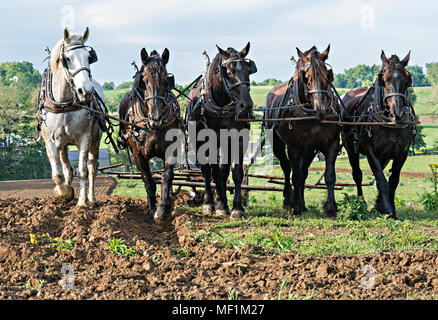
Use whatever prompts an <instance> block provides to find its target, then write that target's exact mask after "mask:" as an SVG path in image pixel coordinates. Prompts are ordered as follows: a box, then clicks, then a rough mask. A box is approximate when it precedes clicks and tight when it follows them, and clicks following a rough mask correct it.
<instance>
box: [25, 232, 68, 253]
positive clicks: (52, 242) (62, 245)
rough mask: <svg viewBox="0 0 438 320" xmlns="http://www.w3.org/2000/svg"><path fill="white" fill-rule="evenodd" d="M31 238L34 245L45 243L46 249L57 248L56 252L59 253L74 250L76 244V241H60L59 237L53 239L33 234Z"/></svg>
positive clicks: (46, 235) (44, 235) (45, 235)
mask: <svg viewBox="0 0 438 320" xmlns="http://www.w3.org/2000/svg"><path fill="white" fill-rule="evenodd" d="M29 237H30V243H32V244H37V243H43V244H45V245H46V247H56V250H59V251H64V250H72V249H73V246H74V245H75V243H76V239H69V240H60V239H59V238H58V237H56V238H52V237H50V236H49V235H48V234H42V235H41V236H37V235H35V234H32V233H31V234H30V235H29Z"/></svg>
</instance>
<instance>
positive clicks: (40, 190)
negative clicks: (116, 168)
mask: <svg viewBox="0 0 438 320" xmlns="http://www.w3.org/2000/svg"><path fill="white" fill-rule="evenodd" d="M95 185H96V188H95V192H96V197H97V198H99V197H101V196H109V195H111V193H112V192H113V190H114V189H115V188H116V187H117V181H116V180H115V179H114V178H113V177H110V176H103V175H99V176H97V177H96V182H95ZM54 187H55V183H54V182H53V181H52V180H51V179H39V180H21V181H20V180H18V181H0V199H6V198H9V197H14V198H20V199H30V198H47V197H51V196H52V195H53V188H54ZM72 187H73V188H74V189H75V194H79V180H78V179H77V178H75V179H73V185H72Z"/></svg>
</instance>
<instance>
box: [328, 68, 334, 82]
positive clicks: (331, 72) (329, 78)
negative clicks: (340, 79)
mask: <svg viewBox="0 0 438 320" xmlns="http://www.w3.org/2000/svg"><path fill="white" fill-rule="evenodd" d="M327 79H328V81H329V82H333V80H334V77H333V70H332V69H329V70H328V74H327Z"/></svg>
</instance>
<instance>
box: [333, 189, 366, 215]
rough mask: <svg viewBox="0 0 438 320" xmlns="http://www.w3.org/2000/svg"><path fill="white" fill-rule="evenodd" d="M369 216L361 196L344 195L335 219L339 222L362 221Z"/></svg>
mask: <svg viewBox="0 0 438 320" xmlns="http://www.w3.org/2000/svg"><path fill="white" fill-rule="evenodd" d="M368 216H369V213H368V209H367V205H366V203H365V200H364V198H363V197H362V196H360V197H359V196H356V195H349V194H347V193H344V199H343V200H342V202H341V205H340V208H339V212H338V214H337V218H338V219H339V220H364V219H367V218H368Z"/></svg>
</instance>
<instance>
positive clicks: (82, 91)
mask: <svg viewBox="0 0 438 320" xmlns="http://www.w3.org/2000/svg"><path fill="white" fill-rule="evenodd" d="M78 93H79V94H80V95H81V96H83V95H84V90H83V89H82V88H79V89H78Z"/></svg>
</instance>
